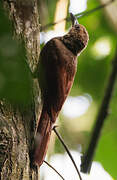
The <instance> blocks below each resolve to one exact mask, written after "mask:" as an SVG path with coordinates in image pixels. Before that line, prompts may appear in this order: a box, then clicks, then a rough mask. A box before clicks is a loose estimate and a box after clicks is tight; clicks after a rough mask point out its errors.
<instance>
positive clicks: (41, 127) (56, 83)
mask: <svg viewBox="0 0 117 180" xmlns="http://www.w3.org/2000/svg"><path fill="white" fill-rule="evenodd" d="M88 39H89V38H88V33H87V31H86V29H85V28H84V26H82V25H80V24H73V26H72V28H71V29H70V31H69V32H68V33H67V34H66V35H65V36H63V37H56V38H53V39H51V40H50V41H49V42H47V44H46V45H45V46H44V48H43V49H42V51H41V53H40V61H39V66H38V68H39V69H38V80H39V85H40V88H41V92H42V98H43V109H42V113H41V116H40V118H39V122H38V128H37V138H36V139H37V143H36V149H35V153H34V161H35V162H36V163H37V164H38V165H39V166H40V165H41V164H42V163H43V160H44V158H45V155H46V152H47V147H48V142H49V139H50V135H51V131H52V127H53V124H54V123H55V121H56V118H57V116H58V114H59V112H60V110H61V108H62V106H63V103H64V101H65V99H66V98H67V96H68V94H69V91H70V89H71V87H72V84H73V81H74V77H75V73H76V70H77V55H79V54H80V52H81V51H82V50H83V49H84V48H85V47H86V45H87V43H88Z"/></svg>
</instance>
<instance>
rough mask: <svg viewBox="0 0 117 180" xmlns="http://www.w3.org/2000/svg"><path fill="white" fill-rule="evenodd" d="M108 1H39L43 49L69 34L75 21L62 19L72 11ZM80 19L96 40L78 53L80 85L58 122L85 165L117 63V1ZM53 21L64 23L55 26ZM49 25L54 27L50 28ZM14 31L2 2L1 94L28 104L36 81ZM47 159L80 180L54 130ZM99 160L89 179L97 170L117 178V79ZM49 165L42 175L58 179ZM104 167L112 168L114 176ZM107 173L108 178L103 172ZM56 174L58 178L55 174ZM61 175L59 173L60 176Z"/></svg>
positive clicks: (14, 100) (76, 82)
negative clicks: (109, 82)
mask: <svg viewBox="0 0 117 180" xmlns="http://www.w3.org/2000/svg"><path fill="white" fill-rule="evenodd" d="M108 1H109V0H100V1H99V0H53V1H52V0H39V14H40V24H41V28H42V31H41V33H40V43H41V48H42V47H43V45H44V44H45V43H46V42H47V41H48V40H49V39H51V38H52V37H55V36H61V35H64V34H65V33H67V32H68V30H69V28H70V26H71V23H70V22H68V21H60V20H62V19H64V18H66V17H68V16H69V12H72V13H73V14H78V13H81V12H83V11H88V10H91V9H93V8H95V7H98V6H99V5H101V4H103V3H107V2H108ZM78 21H79V23H80V24H83V25H84V26H85V27H86V29H87V31H88V33H89V39H90V40H89V43H88V46H87V48H86V49H85V50H84V51H83V52H82V54H81V55H80V56H79V57H78V70H77V74H76V77H75V81H74V85H73V87H72V90H71V92H70V95H69V97H68V98H67V100H66V102H65V104H64V106H63V108H62V111H61V113H60V116H59V118H58V120H57V124H58V125H59V132H60V134H61V136H62V137H63V139H64V141H65V143H66V144H67V145H68V146H69V149H70V150H71V151H72V152H73V154H74V157H75V159H76V160H77V163H78V164H80V158H79V156H80V155H79V153H83V152H85V151H86V149H87V147H88V144H89V142H90V138H91V133H92V129H93V127H94V123H95V120H96V116H97V114H98V111H99V107H100V104H101V102H102V99H103V96H104V94H105V91H106V86H107V83H108V78H109V75H110V73H111V69H112V61H113V60H114V57H115V54H116V53H117V1H116V0H115V1H114V2H113V3H111V4H109V5H108V6H107V7H105V8H102V9H100V10H97V11H95V12H92V13H90V14H87V15H86V16H82V15H81V16H80V17H79V19H78ZM52 22H58V23H57V24H56V25H52V24H51V23H52ZM47 24H50V25H49V26H46V25H47ZM12 35H13V33H12V24H10V21H9V20H8V18H7V15H6V14H5V12H4V10H3V7H2V6H1V4H0V97H2V98H4V97H5V98H7V99H8V100H10V101H13V102H17V103H19V104H22V103H24V102H26V103H27V102H29V100H30V94H29V91H28V89H29V88H31V87H32V82H31V78H30V75H29V74H30V73H29V70H28V67H27V65H26V63H25V59H26V56H25V50H24V49H23V48H22V46H21V43H19V42H16V40H14V39H13V38H12ZM6 64H7V66H6ZM20 92H22V93H20ZM58 157H59V158H58ZM77 158H78V159H77ZM47 159H48V160H49V161H50V162H51V163H53V165H54V166H56V164H59V165H57V167H58V166H60V167H58V170H59V168H60V171H61V172H62V174H65V171H66V169H67V172H66V174H67V175H69V176H68V178H67V179H71V180H74V179H76V178H75V177H77V176H74V178H73V175H72V176H71V174H72V173H71V170H69V167H67V165H66V166H65V167H66V168H65V167H63V166H64V164H66V162H67V163H68V162H69V160H68V159H67V158H66V154H64V149H63V147H62V145H61V144H60V142H59V141H58V139H57V138H56V137H55V134H54V133H53V134H52V137H51V142H50V144H49V150H48V156H47ZM58 159H59V160H58ZM94 161H97V162H99V163H100V164H98V163H97V164H96V165H94V164H95V163H94V164H93V167H94V168H92V169H95V170H92V171H91V174H94V176H95V177H94V176H93V175H92V176H87V177H84V179H85V178H86V179H88V178H89V179H91V178H92V179H94V178H95V179H96V173H97V172H100V173H99V174H97V179H99V178H102V179H105V180H108V179H112V178H111V177H113V178H114V179H117V167H116V164H117V82H116V84H115V88H114V92H113V97H112V99H111V103H110V106H109V114H108V117H107V118H106V120H105V123H104V127H103V130H102V133H101V137H100V140H99V143H98V146H97V148H96V153H95V157H94ZM61 163H62V164H61ZM69 163H70V162H69ZM45 166H46V165H45V164H43V166H42V167H41V169H42V173H41V174H42V175H41V178H42V179H43V180H44V179H45V180H47V178H48V176H49V179H52V177H51V178H50V176H51V175H52V172H51V173H50V175H49V173H48V171H49V170H48V169H49V168H48V169H46V170H45V169H44V168H45ZM71 166H73V165H71ZM71 166H70V168H71ZM61 168H62V169H61ZM103 168H104V169H105V170H106V172H108V175H107V174H106V172H105V171H104V169H103ZM69 171H70V174H69V173H68V172H69ZM73 171H74V169H73ZM94 171H95V173H94ZM46 172H47V173H46ZM103 172H105V173H104V177H103V176H101V175H102V174H103ZM109 174H110V175H111V177H110V176H109ZM67 175H66V177H67ZM106 175H107V176H106ZM52 176H53V177H54V175H52ZM57 178H58V177H56V178H55V177H54V179H57ZM58 179H60V178H58Z"/></svg>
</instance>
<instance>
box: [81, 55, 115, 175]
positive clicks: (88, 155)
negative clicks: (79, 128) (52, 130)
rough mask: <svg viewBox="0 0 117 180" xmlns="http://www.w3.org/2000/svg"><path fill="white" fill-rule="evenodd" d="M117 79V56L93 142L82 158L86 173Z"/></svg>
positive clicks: (83, 170)
mask: <svg viewBox="0 0 117 180" xmlns="http://www.w3.org/2000/svg"><path fill="white" fill-rule="evenodd" d="M116 78H117V54H116V56H115V58H114V60H113V66H112V72H111V74H110V77H109V81H108V84H107V89H106V91H105V95H104V98H103V101H102V104H101V107H100V110H99V113H98V116H97V119H96V124H95V127H94V129H93V132H92V137H91V141H90V144H89V147H88V150H87V152H86V153H85V154H84V156H83V157H82V164H81V171H82V172H84V173H86V172H89V171H90V168H91V163H92V159H93V156H94V153H95V149H96V146H97V143H98V141H99V137H100V133H101V130H102V128H103V125H104V121H105V120H106V117H107V115H108V108H109V104H110V101H111V97H112V93H113V90H114V85H115V82H116Z"/></svg>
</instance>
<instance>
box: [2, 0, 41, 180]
mask: <svg viewBox="0 0 117 180" xmlns="http://www.w3.org/2000/svg"><path fill="white" fill-rule="evenodd" d="M3 6H4V9H5V10H7V11H8V14H9V15H8V16H9V19H10V20H11V21H12V23H13V25H14V26H13V28H14V32H15V38H16V37H17V38H18V39H20V40H22V42H24V44H25V49H26V56H27V62H26V63H27V65H28V68H29V70H30V72H31V78H32V84H33V87H32V90H29V91H31V102H30V103H29V104H28V105H27V106H24V107H23V108H22V107H21V106H19V105H17V104H16V105H14V104H12V103H10V102H9V101H8V100H7V99H5V98H2V99H1V100H0V180H38V178H39V177H38V176H39V171H38V168H37V167H36V166H34V165H33V164H32V156H33V154H32V149H33V145H34V136H35V132H36V128H37V121H38V117H39V114H40V111H41V98H40V99H39V97H40V90H39V85H38V81H37V79H35V78H33V73H34V71H35V69H36V68H37V64H38V59H39V52H40V51H39V47H40V44H39V19H38V8H37V0H3Z"/></svg>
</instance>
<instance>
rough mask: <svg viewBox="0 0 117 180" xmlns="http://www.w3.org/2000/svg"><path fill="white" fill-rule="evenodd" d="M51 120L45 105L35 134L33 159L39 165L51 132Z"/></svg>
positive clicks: (43, 156)
mask: <svg viewBox="0 0 117 180" xmlns="http://www.w3.org/2000/svg"><path fill="white" fill-rule="evenodd" d="M52 127H53V122H52V120H51V117H50V116H49V114H48V112H47V110H46V108H45V107H43V110H42V113H41V116H40V120H39V124H38V128H37V134H36V142H37V143H36V148H35V153H34V161H35V162H36V163H37V164H38V165H39V166H41V164H42V163H43V161H44V158H45V155H46V152H47V148H48V143H49V139H50V135H51V132H52Z"/></svg>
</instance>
